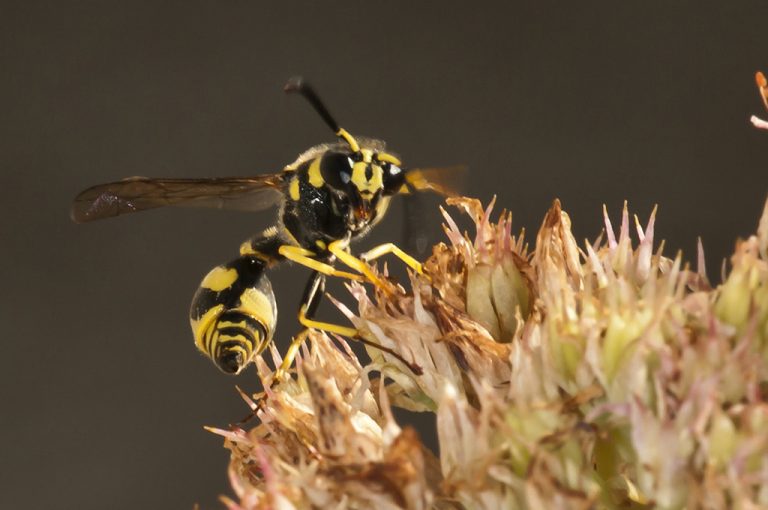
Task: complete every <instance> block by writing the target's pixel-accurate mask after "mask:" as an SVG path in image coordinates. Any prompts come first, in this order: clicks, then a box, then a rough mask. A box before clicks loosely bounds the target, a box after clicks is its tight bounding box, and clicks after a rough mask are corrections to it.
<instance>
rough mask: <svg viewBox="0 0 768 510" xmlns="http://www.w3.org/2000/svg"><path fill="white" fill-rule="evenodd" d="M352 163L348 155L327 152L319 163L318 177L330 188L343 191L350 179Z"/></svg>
mask: <svg viewBox="0 0 768 510" xmlns="http://www.w3.org/2000/svg"><path fill="white" fill-rule="evenodd" d="M353 165H354V162H353V161H352V159H351V157H350V155H349V154H346V153H343V152H329V153H327V154H325V155H324V156H323V159H322V160H321V161H320V175H322V177H323V181H325V183H326V184H328V185H329V186H330V187H332V188H334V189H337V190H343V189H346V187H347V184H348V183H349V181H350V180H351V179H352V166H353Z"/></svg>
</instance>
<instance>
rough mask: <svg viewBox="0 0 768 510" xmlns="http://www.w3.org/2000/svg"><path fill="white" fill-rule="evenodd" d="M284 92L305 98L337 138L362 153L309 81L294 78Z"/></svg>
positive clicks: (298, 77) (299, 77)
mask: <svg viewBox="0 0 768 510" xmlns="http://www.w3.org/2000/svg"><path fill="white" fill-rule="evenodd" d="M283 91H285V92H287V93H291V92H298V93H299V94H301V95H302V96H304V98H305V99H306V100H307V101H309V104H311V105H312V107H313V108H314V109H315V111H316V112H317V113H319V114H320V116H321V117H322V118H323V120H324V121H325V123H326V124H328V126H329V127H330V128H331V129H332V130H333V132H334V133H335V134H336V136H338V137H339V138H341V139H342V140H344V141H345V142H347V143H348V144H349V147H350V148H351V149H352V151H353V152H358V151H360V146H359V145H358V143H357V140H355V138H354V137H353V136H352V135H350V134H349V133H348V132H347V131H346V130H345V129H342V128H340V127H339V124H338V123H337V122H336V120H335V119H334V118H333V116H332V115H331V113H330V112H329V111H328V108H326V107H325V105H324V104H323V102H322V101H321V100H320V96H318V95H317V92H315V89H314V88H312V85H310V84H309V82H308V81H306V80H305V79H304V78H302V77H301V76H294V77H293V78H291V79H290V80H288V83H286V84H285V87H283Z"/></svg>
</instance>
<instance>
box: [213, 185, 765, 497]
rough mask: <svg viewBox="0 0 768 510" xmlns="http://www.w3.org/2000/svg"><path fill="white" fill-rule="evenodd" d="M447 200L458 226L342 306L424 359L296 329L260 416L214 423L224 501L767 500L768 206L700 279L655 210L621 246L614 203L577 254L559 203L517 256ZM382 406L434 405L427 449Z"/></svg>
mask: <svg viewBox="0 0 768 510" xmlns="http://www.w3.org/2000/svg"><path fill="white" fill-rule="evenodd" d="M451 203H452V204H453V205H456V206H458V207H459V208H461V209H462V210H464V211H465V212H467V213H468V214H469V215H470V216H471V217H472V219H473V220H474V222H475V225H476V234H475V235H474V236H473V237H472V238H470V237H469V236H468V235H467V234H464V233H461V232H460V230H459V229H458V227H457V226H456V224H455V223H454V222H453V220H452V219H451V218H450V216H448V215H447V214H446V222H447V226H446V233H447V235H448V239H449V244H440V245H438V246H436V247H435V248H434V251H433V255H432V257H431V258H430V259H429V260H428V261H427V262H426V263H425V265H424V272H425V276H424V277H422V276H413V277H412V279H411V288H412V291H411V292H409V293H405V291H403V290H402V288H399V287H397V286H395V285H394V284H391V283H387V285H391V288H389V289H387V290H388V291H387V292H376V295H375V296H372V297H369V296H368V295H367V294H366V292H365V290H364V288H363V287H362V286H360V285H358V284H352V285H351V286H350V288H351V291H352V294H353V296H354V297H355V299H356V300H357V301H358V303H359V307H358V311H357V313H352V312H351V311H349V310H348V309H346V308H344V307H342V310H343V311H344V312H345V313H347V315H348V316H349V318H350V319H351V320H352V322H353V323H354V324H355V326H356V327H357V328H358V329H359V330H360V331H361V332H362V334H363V335H364V336H365V337H366V338H367V339H368V340H370V341H372V342H376V343H378V344H381V345H383V346H385V347H388V348H391V349H392V350H394V351H395V352H397V353H398V354H399V355H401V356H402V357H403V358H405V359H406V360H409V361H412V362H414V363H416V364H418V365H419V366H420V367H421V369H422V373H421V374H420V375H416V374H414V373H413V372H412V371H411V370H410V369H409V368H408V367H407V366H406V365H404V364H403V363H401V361H399V360H398V359H396V358H395V357H393V356H391V355H389V354H387V353H382V352H381V351H379V350H374V349H369V354H370V356H371V361H370V362H369V363H367V364H366V365H365V366H363V365H362V364H361V363H360V362H359V361H358V360H357V359H356V358H355V357H354V355H353V354H352V353H351V351H350V350H349V349H348V347H347V346H346V344H345V343H344V342H343V341H339V342H338V345H334V344H333V343H332V342H331V340H330V339H329V338H328V337H326V336H325V335H321V334H312V335H310V338H311V349H304V353H303V356H302V357H301V359H300V361H299V363H298V366H297V372H298V379H297V380H295V381H287V382H286V383H283V384H281V385H279V386H278V387H277V388H275V389H274V390H272V391H268V392H267V398H266V399H265V400H264V403H263V408H262V409H261V410H260V411H259V412H258V414H259V418H260V419H261V422H262V423H261V425H259V426H258V427H256V428H254V429H252V430H250V431H248V432H246V431H244V430H240V429H237V430H233V431H220V433H222V434H223V435H225V437H227V445H228V447H229V448H230V450H232V463H231V467H230V472H231V478H232V483H233V487H234V488H235V492H236V494H237V496H238V498H239V499H240V503H239V504H236V503H234V502H230V505H231V506H232V507H244V508H260V507H265V508H266V507H279V508H304V507H308V506H324V505H330V504H333V505H338V506H339V507H340V508H361V507H368V508H429V507H434V508H510V507H511V508H592V507H595V506H600V507H606V508H614V507H623V506H627V505H633V504H634V505H636V504H644V503H647V504H653V505H655V506H656V507H658V508H679V507H682V506H686V507H687V508H734V507H741V508H757V507H761V506H766V505H768V460H766V459H768V404H766V387H768V204H766V210H765V211H764V213H763V217H762V219H761V221H760V226H759V228H758V234H757V236H753V237H750V238H749V239H747V240H745V241H741V242H739V243H738V244H737V247H736V252H735V254H734V256H733V258H732V260H731V262H732V270H731V272H730V274H729V275H728V276H727V278H726V279H725V281H724V283H723V284H722V285H721V286H719V287H718V288H716V289H712V288H711V287H710V285H709V283H708V281H707V279H706V275H705V272H704V270H703V254H702V253H701V250H700V253H699V269H698V270H697V271H695V272H694V271H691V270H689V269H688V268H687V267H686V266H683V263H682V259H681V256H679V255H678V256H677V257H676V258H674V259H669V258H666V257H664V256H663V255H662V248H661V247H654V242H653V239H654V222H655V211H654V213H652V214H651V218H650V219H649V221H648V224H647V226H646V227H645V228H642V227H641V226H640V222H639V221H638V220H637V218H635V222H634V223H635V229H636V235H637V239H638V241H637V242H636V243H633V242H632V240H631V238H630V221H629V214H628V212H627V209H626V207H625V209H624V212H623V215H622V221H621V226H620V228H619V232H618V237H617V236H616V235H615V234H614V231H613V228H612V226H611V223H610V221H609V219H608V215H607V214H605V223H606V232H605V234H606V235H605V238H604V239H603V238H602V237H601V239H599V240H598V241H596V242H595V243H593V244H588V243H587V244H585V245H584V246H583V248H579V247H578V244H577V243H576V241H575V239H574V238H573V235H572V234H571V230H570V219H569V217H568V215H567V214H566V213H565V212H564V211H562V209H561V207H560V204H559V202H557V201H556V202H555V203H554V205H553V206H552V208H551V209H550V210H549V211H548V212H547V214H546V216H545V218H544V221H543V223H542V226H541V229H540V230H539V232H538V235H537V237H536V246H535V250H534V251H533V252H532V253H530V254H529V253H528V250H527V246H526V244H525V241H524V236H523V235H522V234H521V235H520V236H517V237H515V236H512V234H511V216H510V215H508V214H505V213H502V215H501V217H500V219H499V220H498V221H497V222H496V223H492V222H491V220H490V216H491V207H488V208H487V209H486V210H483V209H482V207H481V206H480V203H479V202H477V201H476V200H469V199H458V200H454V201H452V202H451ZM259 367H260V373H261V374H262V376H263V378H264V379H265V380H268V379H269V377H270V374H271V372H270V371H269V370H268V369H267V368H266V364H264V363H263V362H260V363H259ZM375 376H378V378H376V377H375ZM390 405H394V406H400V407H404V408H408V409H411V410H419V411H424V412H432V413H435V414H436V416H437V436H438V439H439V443H440V457H439V459H435V458H434V457H433V455H432V454H431V453H430V452H428V451H427V450H425V449H424V448H423V447H422V446H421V444H420V442H419V440H418V438H417V437H416V434H415V432H413V431H412V430H410V429H408V428H405V429H401V428H400V427H399V426H398V425H397V423H396V422H395V420H394V418H393V417H392V415H391V412H390Z"/></svg>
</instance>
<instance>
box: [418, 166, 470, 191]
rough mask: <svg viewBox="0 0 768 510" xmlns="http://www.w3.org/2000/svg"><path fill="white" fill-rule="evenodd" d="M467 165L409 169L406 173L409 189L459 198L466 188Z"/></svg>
mask: <svg viewBox="0 0 768 510" xmlns="http://www.w3.org/2000/svg"><path fill="white" fill-rule="evenodd" d="M466 175H467V167H466V165H455V166H445V167H428V168H409V169H408V170H407V171H406V173H405V182H406V183H407V187H408V188H410V189H413V190H416V191H426V190H430V191H434V192H435V193H439V194H441V195H445V196H448V197H453V196H457V195H458V194H459V191H460V190H462V189H463V188H464V182H465V180H466Z"/></svg>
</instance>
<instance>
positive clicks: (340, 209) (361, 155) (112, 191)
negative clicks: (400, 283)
mask: <svg viewBox="0 0 768 510" xmlns="http://www.w3.org/2000/svg"><path fill="white" fill-rule="evenodd" d="M285 90H286V91H288V92H298V93H299V94H301V95H302V96H304V97H305V98H306V99H307V100H308V101H309V102H310V103H311V104H312V106H313V107H314V108H315V110H316V111H317V112H318V113H319V114H320V116H321V117H322V118H323V120H324V121H325V122H326V124H328V126H329V127H330V128H331V129H332V130H333V132H334V133H335V134H336V136H337V137H338V138H339V141H338V142H337V143H333V144H327V145H319V146H317V147H314V148H312V149H310V150H308V151H306V152H305V153H304V154H302V155H301V156H299V158H298V159H297V160H296V161H295V162H294V163H292V164H290V165H288V166H286V167H285V168H284V169H283V171H281V172H278V173H273V174H267V175H259V176H255V177H229V178H214V179H149V178H145V177H134V178H130V179H126V180H123V181H118V182H113V183H108V184H101V185H98V186H94V187H91V188H89V189H86V190H85V191H83V192H82V193H80V194H79V195H78V196H77V197H76V198H75V201H74V204H73V206H72V218H73V219H74V220H75V221H76V222H86V221H92V220H96V219H102V218H108V217H113V216H118V215H121V214H126V213H133V212H137V211H142V210H147V209H153V208H156V207H161V206H167V205H174V206H204V207H217V208H229V209H239V210H247V211H256V210H261V209H264V208H266V207H269V206H271V205H274V204H280V214H279V216H278V221H277V224H276V225H275V226H274V227H272V228H270V229H267V230H266V231H265V232H263V233H262V234H261V235H259V236H256V237H255V238H253V239H251V240H249V241H246V242H245V243H243V244H242V245H241V247H240V256H239V257H238V258H236V259H235V260H233V261H231V262H229V263H227V264H224V265H221V266H218V267H215V268H214V269H212V270H211V271H210V272H209V273H208V274H207V275H206V276H205V278H204V279H203V281H202V283H201V284H200V288H199V289H198V290H197V292H196V294H195V296H194V298H193V300H192V307H191V311H190V321H191V325H192V332H193V336H194V339H195V345H196V346H197V348H198V349H199V350H200V351H201V352H203V353H204V354H205V355H206V356H208V357H209V358H210V359H212V360H213V362H214V363H215V364H216V366H218V367H219V368H220V369H221V370H223V371H224V372H226V373H229V374H236V373H238V372H240V371H241V370H242V369H243V368H244V367H245V366H246V365H247V364H248V363H250V362H251V361H252V359H253V357H254V356H255V355H256V354H258V353H260V352H262V351H263V350H264V349H265V348H266V346H267V345H268V344H269V342H270V341H271V340H272V336H273V334H274V331H275V326H276V323H277V306H276V304H275V297H274V294H273V292H272V285H271V283H270V281H269V279H268V278H267V275H266V273H267V271H268V270H269V269H270V268H271V267H272V266H274V265H276V264H279V263H281V262H284V261H291V262H295V263H297V264H301V265H303V266H306V267H308V268H310V269H311V270H312V271H313V272H312V275H311V276H310V278H309V281H308V282H307V286H306V288H305V291H304V296H303V299H302V304H301V306H300V307H299V313H298V319H299V322H300V323H301V324H302V325H303V326H304V327H305V328H316V329H322V330H326V331H331V332H334V333H337V334H342V335H346V336H350V337H355V336H357V331H356V330H355V329H354V328H350V327H345V326H339V325H335V324H329V323H325V322H321V321H317V320H315V319H314V314H315V311H316V309H317V307H318V304H319V302H320V299H321V297H322V295H323V292H324V286H325V278H326V277H327V276H336V277H341V278H347V279H351V280H357V281H367V282H371V283H373V284H375V285H381V282H380V280H379V279H378V276H377V275H376V274H374V272H373V271H372V270H371V269H370V268H369V266H368V265H367V264H366V263H365V262H363V260H361V259H359V258H357V257H355V256H353V255H352V254H351V253H350V252H349V244H350V242H351V241H353V240H354V239H356V238H359V237H361V236H363V235H364V234H365V233H367V232H368V231H369V230H370V229H371V228H372V227H373V226H374V225H376V223H378V222H379V221H380V220H381V218H382V217H383V216H384V215H385V214H386V211H387V208H388V207H389V203H390V200H391V198H392V196H394V195H396V194H402V193H410V192H412V191H420V190H426V189H432V190H436V191H440V192H444V193H445V192H447V188H446V187H445V186H442V185H440V184H439V183H436V181H435V179H434V177H435V176H436V175H437V173H436V172H435V169H427V170H424V169H422V170H417V169H409V170H404V169H403V168H401V166H402V164H401V162H400V159H399V158H398V157H397V156H396V155H394V154H392V153H390V152H387V151H386V148H385V144H384V142H381V141H378V140H372V139H365V138H356V137H353V136H352V135H351V134H349V133H348V132H347V131H346V130H344V129H342V128H341V127H339V125H338V124H337V123H336V121H335V120H334V119H333V117H332V116H331V115H330V113H329V112H328V110H327V109H326V107H325V105H324V104H323V103H322V102H321V101H320V99H319V98H318V96H317V94H316V93H315V92H314V90H313V89H312V88H311V87H310V86H309V85H308V84H307V83H306V82H303V81H301V80H300V79H294V80H291V81H289V83H288V85H286V88H285ZM388 253H391V254H393V255H395V256H397V257H399V258H400V259H401V260H403V261H404V262H405V263H406V264H408V265H409V266H410V267H411V268H413V269H414V270H415V271H418V272H420V271H421V264H420V263H419V262H418V261H416V260H414V259H413V258H411V257H410V256H408V255H407V254H405V253H404V252H403V251H402V250H400V249H399V248H398V247H396V246H395V245H393V244H391V243H387V244H386V245H382V246H380V247H377V248H374V249H373V250H371V251H370V252H368V254H367V256H366V255H364V256H363V259H367V260H370V259H373V258H376V257H379V256H382V255H384V254H388ZM336 261H339V262H341V263H342V264H344V265H346V266H347V267H348V268H350V269H352V270H353V271H354V272H348V271H340V270H338V269H336V268H335V267H334V265H333V264H334V262H336ZM304 336H305V335H304V334H303V333H301V334H299V335H297V337H296V338H295V340H294V342H293V343H292V345H291V348H290V349H289V352H288V353H287V354H286V356H285V358H284V362H283V365H282V367H280V371H279V374H278V376H279V375H282V374H283V373H284V372H285V370H287V369H288V368H289V367H290V365H291V362H292V360H293V356H294V355H295V352H296V350H297V349H298V346H299V345H300V342H301V341H303V338H304Z"/></svg>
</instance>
